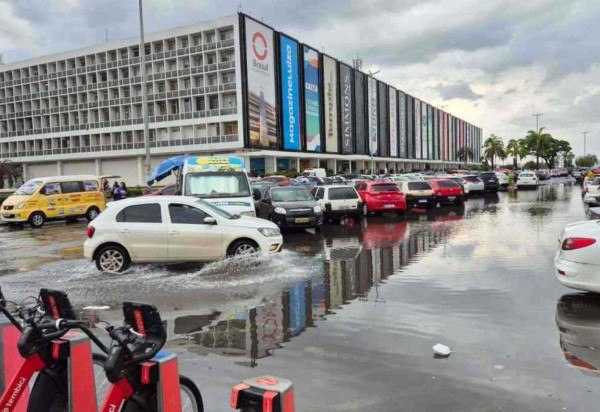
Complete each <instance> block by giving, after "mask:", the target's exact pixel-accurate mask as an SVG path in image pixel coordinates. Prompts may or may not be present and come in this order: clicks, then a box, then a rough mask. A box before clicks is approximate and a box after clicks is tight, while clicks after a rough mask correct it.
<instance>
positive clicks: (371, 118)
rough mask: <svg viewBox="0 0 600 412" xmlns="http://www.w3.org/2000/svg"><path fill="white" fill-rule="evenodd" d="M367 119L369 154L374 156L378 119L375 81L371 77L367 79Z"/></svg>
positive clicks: (376, 143)
mask: <svg viewBox="0 0 600 412" xmlns="http://www.w3.org/2000/svg"><path fill="white" fill-rule="evenodd" d="M367 104H368V107H367V117H368V125H369V154H371V155H373V156H376V155H378V154H379V150H378V149H379V147H378V141H377V139H378V135H377V129H378V122H377V120H378V118H377V80H375V79H374V78H372V77H368V78H367Z"/></svg>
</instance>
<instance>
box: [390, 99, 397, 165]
mask: <svg viewBox="0 0 600 412" xmlns="http://www.w3.org/2000/svg"><path fill="white" fill-rule="evenodd" d="M388 90H389V92H388V94H389V98H388V103H389V112H390V114H389V116H390V156H391V157H398V106H397V100H396V99H397V92H396V89H394V88H393V87H389V89H388Z"/></svg>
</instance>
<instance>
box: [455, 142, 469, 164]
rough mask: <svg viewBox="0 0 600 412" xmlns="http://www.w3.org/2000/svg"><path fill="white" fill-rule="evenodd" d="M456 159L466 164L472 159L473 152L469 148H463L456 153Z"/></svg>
mask: <svg viewBox="0 0 600 412" xmlns="http://www.w3.org/2000/svg"><path fill="white" fill-rule="evenodd" d="M456 157H457V159H458V160H459V161H461V162H464V163H468V162H469V160H472V159H473V150H472V149H471V148H470V147H466V146H463V147H461V148H460V149H458V152H456Z"/></svg>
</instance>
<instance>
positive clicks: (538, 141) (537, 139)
mask: <svg viewBox="0 0 600 412" xmlns="http://www.w3.org/2000/svg"><path fill="white" fill-rule="evenodd" d="M543 131H544V128H543V127H540V130H538V131H537V132H536V131H534V130H529V131H528V132H527V136H525V139H523V142H524V144H525V146H526V147H527V149H528V151H529V152H530V153H531V154H534V153H535V163H536V166H537V168H538V169H539V168H540V154H541V153H542V152H543V150H544V144H545V142H548V140H550V139H551V138H552V135H551V134H550V133H543Z"/></svg>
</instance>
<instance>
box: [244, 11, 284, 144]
mask: <svg viewBox="0 0 600 412" xmlns="http://www.w3.org/2000/svg"><path fill="white" fill-rule="evenodd" d="M245 26H246V80H247V89H248V132H249V141H250V146H251V147H262V148H276V147H277V103H276V99H275V96H276V94H275V64H274V55H273V54H274V50H275V49H274V47H273V30H271V29H269V28H268V27H265V26H263V25H262V24H260V23H257V22H255V21H254V20H252V19H248V18H246V19H245Z"/></svg>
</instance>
